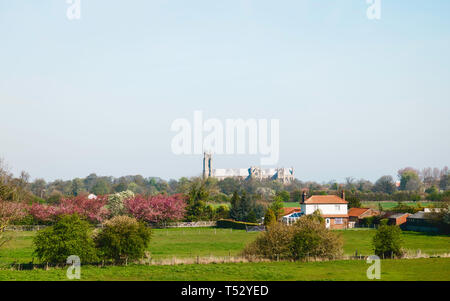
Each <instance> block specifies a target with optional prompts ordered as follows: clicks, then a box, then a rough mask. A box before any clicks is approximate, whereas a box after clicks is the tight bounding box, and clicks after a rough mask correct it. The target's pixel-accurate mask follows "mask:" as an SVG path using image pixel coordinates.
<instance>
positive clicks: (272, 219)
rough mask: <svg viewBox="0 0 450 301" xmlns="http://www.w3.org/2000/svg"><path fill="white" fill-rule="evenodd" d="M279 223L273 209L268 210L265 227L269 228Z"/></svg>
mask: <svg viewBox="0 0 450 301" xmlns="http://www.w3.org/2000/svg"><path fill="white" fill-rule="evenodd" d="M276 222H277V218H276V216H275V213H274V212H273V210H272V209H270V208H269V209H267V212H266V214H265V215H264V226H266V227H269V226H272V225H273V224H274V223H276Z"/></svg>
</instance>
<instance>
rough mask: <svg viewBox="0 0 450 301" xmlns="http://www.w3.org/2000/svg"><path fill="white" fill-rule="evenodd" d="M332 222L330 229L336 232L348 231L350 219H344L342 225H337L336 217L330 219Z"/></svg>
mask: <svg viewBox="0 0 450 301" xmlns="http://www.w3.org/2000/svg"><path fill="white" fill-rule="evenodd" d="M330 221H331V223H330V229H334V230H336V229H346V228H347V227H348V218H345V217H343V218H342V222H343V223H342V224H336V223H335V218H334V217H332V218H330Z"/></svg>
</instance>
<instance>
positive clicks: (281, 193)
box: [276, 190, 291, 202]
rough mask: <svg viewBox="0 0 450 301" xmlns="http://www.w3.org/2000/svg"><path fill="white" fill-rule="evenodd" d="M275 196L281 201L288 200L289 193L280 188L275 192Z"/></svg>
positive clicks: (289, 197)
mask: <svg viewBox="0 0 450 301" xmlns="http://www.w3.org/2000/svg"><path fill="white" fill-rule="evenodd" d="M276 196H277V197H279V198H280V199H281V201H282V202H289V200H290V199H291V195H290V194H289V192H288V191H286V190H281V191H278V192H277V193H276Z"/></svg>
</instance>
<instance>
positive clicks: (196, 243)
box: [0, 228, 450, 268]
mask: <svg viewBox="0 0 450 301" xmlns="http://www.w3.org/2000/svg"><path fill="white" fill-rule="evenodd" d="M337 233H340V234H341V235H342V236H343V239H344V253H345V254H346V255H353V254H355V252H356V251H358V254H362V255H371V254H373V251H372V246H371V243H372V237H373V236H374V235H375V230H373V229H349V230H339V231H337ZM12 234H13V235H14V236H15V238H14V240H12V241H11V242H10V243H9V244H8V245H6V246H4V247H3V248H1V249H0V268H1V267H3V268H5V267H7V266H9V265H11V264H12V263H29V262H31V261H32V260H33V245H32V238H33V236H34V235H35V232H30V231H24V232H13V233H12ZM257 235H258V233H256V232H248V233H247V232H245V231H244V230H231V229H216V228H185V229H182V228H177V229H167V230H166V229H156V230H153V237H152V240H151V243H150V247H149V250H148V251H149V252H150V253H151V256H152V258H153V259H155V260H161V259H171V258H173V257H176V258H193V257H197V256H200V257H210V256H212V257H226V256H237V255H238V254H239V253H240V252H241V250H242V249H243V248H244V246H245V245H246V244H248V243H250V242H251V241H253V240H254V239H255V238H256V236H257ZM402 237H403V241H404V247H405V248H406V249H408V250H410V251H411V252H412V253H415V252H417V251H418V250H420V251H421V252H422V253H425V254H429V255H437V254H444V253H450V237H449V236H439V235H425V234H422V233H417V232H403V234H402ZM34 262H35V263H37V260H35V261H34Z"/></svg>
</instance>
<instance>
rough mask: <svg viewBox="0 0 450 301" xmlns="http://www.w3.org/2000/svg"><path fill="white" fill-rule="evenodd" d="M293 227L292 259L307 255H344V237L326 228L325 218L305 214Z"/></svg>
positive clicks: (324, 256) (330, 257) (323, 256)
mask: <svg viewBox="0 0 450 301" xmlns="http://www.w3.org/2000/svg"><path fill="white" fill-rule="evenodd" d="M293 227H294V237H293V240H292V243H291V250H292V259H294V260H297V259H304V258H306V257H318V258H328V259H333V258H338V257H340V256H341V255H342V246H343V241H342V238H341V237H340V236H339V235H338V234H337V233H334V232H332V231H330V230H328V229H326V227H325V224H324V221H323V219H320V218H319V217H318V216H315V215H306V216H303V217H301V218H300V219H299V220H298V221H297V222H296V223H295V224H294V226H293Z"/></svg>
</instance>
